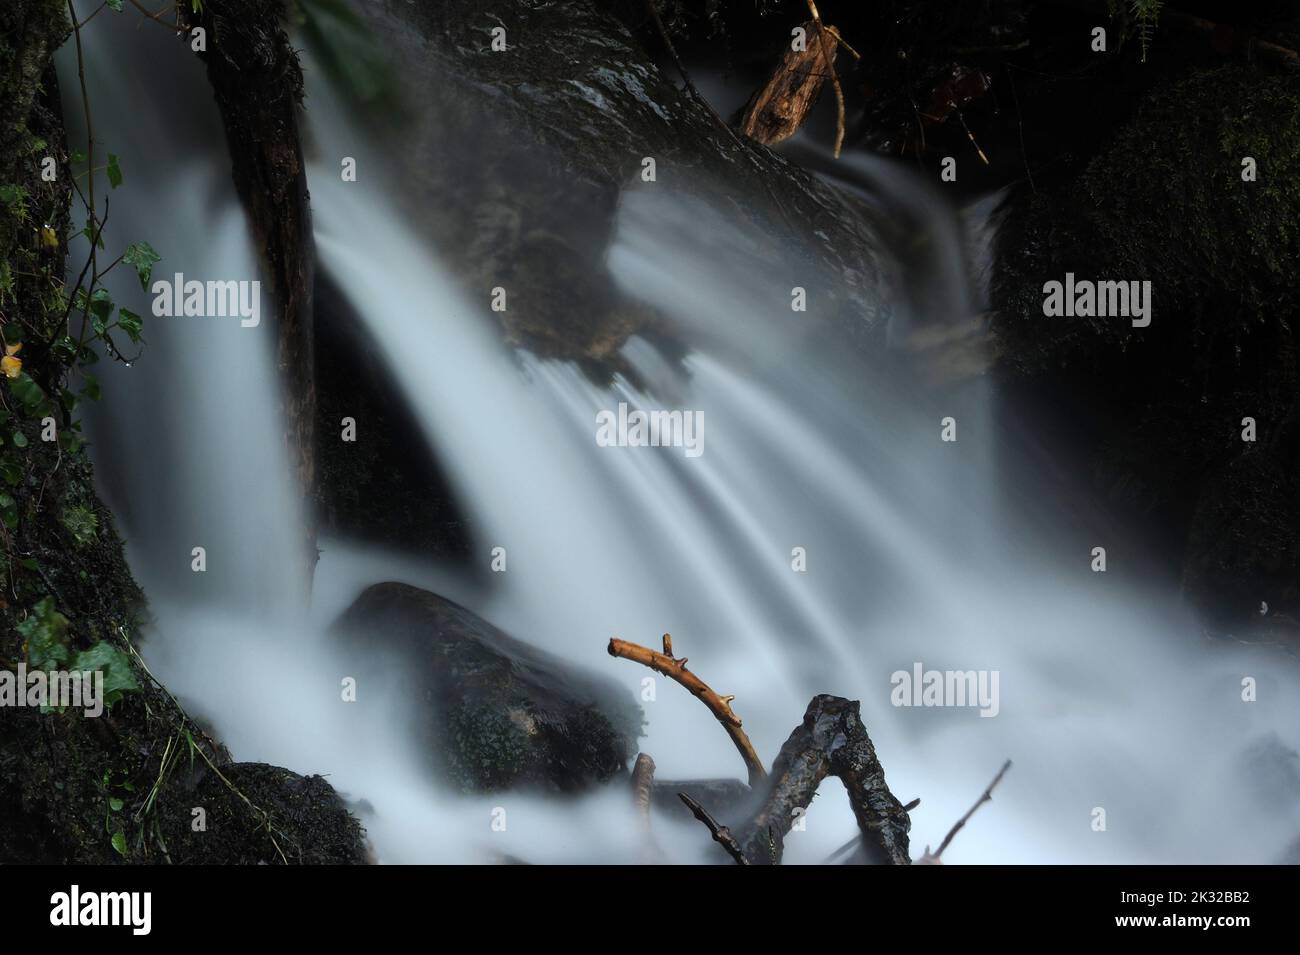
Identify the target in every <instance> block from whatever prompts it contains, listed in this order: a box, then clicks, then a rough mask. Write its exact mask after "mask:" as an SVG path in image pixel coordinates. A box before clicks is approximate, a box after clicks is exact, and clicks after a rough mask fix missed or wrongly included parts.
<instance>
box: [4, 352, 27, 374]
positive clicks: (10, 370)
mask: <svg viewBox="0 0 1300 955" xmlns="http://www.w3.org/2000/svg"><path fill="white" fill-rule="evenodd" d="M7 350H8V349H6V351H7ZM22 370H23V360H22V359H21V358H15V357H14V356H13V355H5V356H4V357H3V358H0V371H2V372H4V373H5V376H6V377H8V378H17V377H18V374H19V372H21V371H22Z"/></svg>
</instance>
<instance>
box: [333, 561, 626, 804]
mask: <svg viewBox="0 0 1300 955" xmlns="http://www.w3.org/2000/svg"><path fill="white" fill-rule="evenodd" d="M333 634H334V637H335V639H336V640H337V641H338V643H339V645H340V646H342V647H344V648H345V652H346V653H347V654H348V656H349V657H350V660H351V664H352V665H353V666H354V667H355V669H354V670H353V671H351V672H354V673H357V674H359V675H358V676H357V685H358V690H357V697H358V703H357V704H355V705H359V706H360V705H365V704H366V703H367V701H368V700H375V699H376V697H377V696H380V695H381V694H378V693H377V692H376V691H375V689H374V688H375V687H379V686H382V687H384V688H385V690H384V692H383V694H382V695H383V696H389V697H391V696H393V695H395V694H396V695H399V696H400V697H401V698H403V699H405V700H406V701H408V703H409V704H410V705H411V706H412V708H413V711H414V713H415V715H416V719H417V720H418V722H419V725H418V727H417V728H416V736H417V739H419V740H420V741H421V745H423V746H424V747H425V749H426V750H427V752H428V762H429V765H430V766H431V768H432V769H433V770H434V772H435V774H436V775H437V776H438V778H439V779H440V780H442V781H443V782H445V783H446V784H447V785H449V786H450V787H451V788H453V789H457V790H460V791H464V792H486V791H497V790H502V789H509V788H516V787H522V788H532V789H542V790H547V791H552V792H563V793H575V792H579V791H582V790H584V789H586V788H588V787H590V786H592V785H594V784H597V783H602V782H605V781H607V780H609V779H611V778H613V777H615V776H617V775H620V774H622V773H624V772H625V771H626V768H627V763H628V761H629V760H630V758H631V757H632V755H633V753H634V748H635V744H636V739H637V737H638V736H639V735H640V734H641V727H642V714H641V709H640V707H639V706H637V705H636V703H635V702H634V701H633V700H632V698H631V695H630V694H629V693H628V692H627V691H626V690H625V689H623V688H622V687H621V686H619V685H618V684H616V683H614V682H612V681H610V680H607V679H604V678H601V677H598V676H596V675H594V674H592V673H590V672H588V671H586V670H584V669H582V668H581V667H576V666H573V665H572V664H569V663H567V662H565V661H563V660H561V659H559V658H557V657H554V656H552V655H550V654H548V653H545V652H543V651H541V650H538V649H536V648H535V647H532V646H529V645H528V644H526V643H523V642H522V641H519V640H516V639H515V638H513V637H511V636H509V635H507V634H506V633H504V632H502V631H501V630H498V629H497V628H496V627H494V626H492V624H490V623H488V622H487V621H485V620H483V619H482V618H481V617H478V616H477V615H475V614H474V613H473V612H471V611H469V610H467V609H466V608H464V607H462V606H460V605H459V604H456V603H453V602H452V601H450V600H447V599H445V598H443V597H440V596H438V595H437V594H432V593H429V592H427V591H423V590H420V589H418V588H416V587H409V586H407V585H405V584H397V583H386V584H376V585H375V586H373V587H370V588H368V589H367V590H366V591H365V592H364V593H362V594H361V596H360V597H358V598H357V600H356V602H355V603H353V605H352V606H351V607H350V608H349V609H348V610H347V611H346V612H345V613H344V614H343V616H342V617H341V618H340V619H339V621H338V622H337V623H336V624H335V625H334V628H333Z"/></svg>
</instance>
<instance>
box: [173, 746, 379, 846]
mask: <svg viewBox="0 0 1300 955" xmlns="http://www.w3.org/2000/svg"><path fill="white" fill-rule="evenodd" d="M221 777H225V778H224V779H223V778H221ZM244 797H247V799H248V802H251V803H252V804H253V806H254V807H256V809H250V808H249V806H248V803H246V802H245V801H244ZM196 807H199V808H202V809H203V811H204V825H205V828H204V829H203V830H202V831H197V832H196V831H195V830H194V818H195V817H194V814H193V812H194V808H196ZM263 813H264V814H265V815H262V814H263ZM156 832H158V833H159V834H160V835H162V844H163V845H164V846H165V847H166V855H167V858H168V859H169V860H170V861H171V862H173V863H177V864H186V863H198V864H204V865H285V864H288V865H360V864H365V863H367V862H368V861H370V859H369V856H368V851H367V848H366V844H365V838H364V832H363V830H362V828H361V825H360V823H358V822H357V820H356V819H355V818H354V817H353V816H352V814H351V813H349V812H348V810H347V808H346V806H345V805H344V804H343V801H342V799H340V798H339V795H338V793H336V792H335V791H334V789H333V788H331V786H330V785H329V783H327V782H326V781H325V780H324V779H322V778H321V777H320V776H299V775H298V774H297V773H294V772H290V771H289V770H287V769H281V768H280V767H278V766H268V765H266V764H265V763H234V764H232V765H229V766H224V767H222V768H221V776H218V775H217V774H216V773H215V772H212V771H211V770H206V771H201V772H198V773H196V774H194V776H193V777H192V778H190V779H186V780H178V781H176V782H175V783H173V785H172V786H171V787H169V788H168V790H167V791H166V792H165V793H164V794H163V795H162V796H161V797H160V799H159V802H158V809H157V829H156Z"/></svg>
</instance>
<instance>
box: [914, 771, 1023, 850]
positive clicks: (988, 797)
mask: <svg viewBox="0 0 1300 955" xmlns="http://www.w3.org/2000/svg"><path fill="white" fill-rule="evenodd" d="M1010 768H1011V760H1009V759H1008V760H1007V761H1006V762H1005V763H1003V764H1002V768H1001V769H999V770H998V774H997V775H996V776H994V777H993V782H991V783H989V785H988V788H987V789H985V790H984V792H983V793H981V794H980V798H979V799H977V800H976V801H975V805H973V806H971V807H970V809H968V810H966V815H964V816H962V817H961V818H960V819H958V820H957V824H956V825H955V826H953V827H952V828H951V829H949V830H948V834H947V835H946V836H944V837H943V842H941V843H939V848H938V850H936V851H935V852H934V853H933V855H931V853H930V851H929V850H928V849H927V850H926V855H931V857H932V858H933V859H935V861H938V859H939V857H940V856H941V855H943V850H944V849H947V848H948V843H950V842H952V837H953V836H955V835H957V833H958V832H959V831H961V827H962V826H964V825H966V820H968V819H970V817H971V816H973V815H975V810H976V809H978V808H979V807H980V806H982V805H984V804H985V803H986V802H991V801H992V800H993V788H994V787H995V786H997V784H998V783H1000V782H1002V777H1003V776H1005V775H1006V773H1007V770H1008V769H1010Z"/></svg>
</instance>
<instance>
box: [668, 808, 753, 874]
mask: <svg viewBox="0 0 1300 955" xmlns="http://www.w3.org/2000/svg"><path fill="white" fill-rule="evenodd" d="M677 798H678V799H680V800H681V801H682V802H684V803H685V804H686V808H687V809H689V810H690V811H691V813H692V814H693V815H694V816H695V818H696V819H698V820H700V822H702V823H704V825H705V826H707V827H708V830H709V832H711V833H713V841H714V842H716V843H718V844H719V845H720V846H722V848H724V849H726V850H727V854H728V855H730V856H731V858H733V859H735V860H736V865H749V864H750V863H749V860H748V859H746V858H745V853H744V852H743V851H741V848H740V844H739V843H738V842H737V841H736V838H735V836H733V835H732V834H731V830H730V829H728V828H727V827H726V826H724V825H721V824H720V823H718V821H717V820H716V819H714V818H713V817H712V816H710V815H709V813H708V810H706V809H705V808H704V807H703V806H701V805H700V804H699V803H698V802H696V801H695V800H694V799H692V798H691V797H690V796H688V795H686V793H678V794H677Z"/></svg>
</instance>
